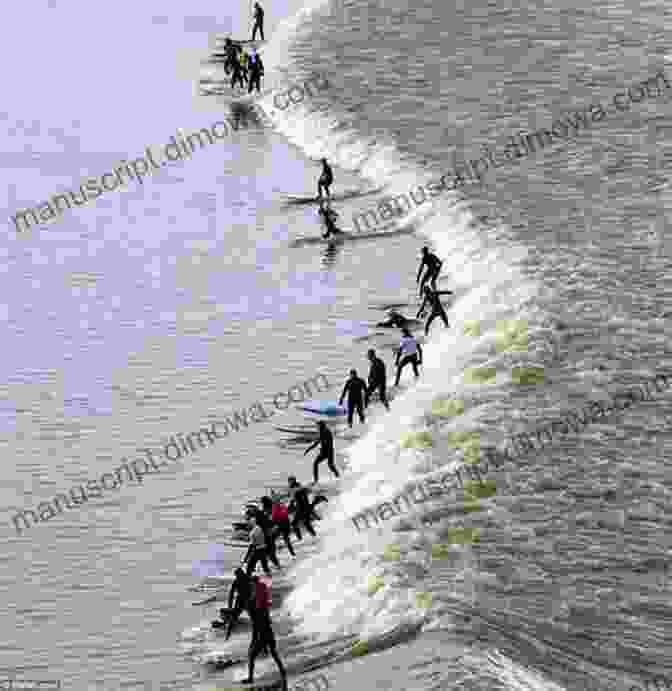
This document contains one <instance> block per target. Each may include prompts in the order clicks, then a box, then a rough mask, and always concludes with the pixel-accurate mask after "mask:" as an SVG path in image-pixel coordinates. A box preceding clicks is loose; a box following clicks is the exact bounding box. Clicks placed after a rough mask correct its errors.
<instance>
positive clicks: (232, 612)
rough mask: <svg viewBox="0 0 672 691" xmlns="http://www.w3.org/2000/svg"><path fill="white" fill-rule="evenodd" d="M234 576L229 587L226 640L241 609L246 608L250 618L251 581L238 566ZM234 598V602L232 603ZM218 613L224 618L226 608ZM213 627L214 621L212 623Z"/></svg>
mask: <svg viewBox="0 0 672 691" xmlns="http://www.w3.org/2000/svg"><path fill="white" fill-rule="evenodd" d="M235 574H236V577H235V578H234V579H233V583H232V584H231V589H230V590H229V611H228V614H227V615H226V616H227V618H228V620H229V622H228V625H227V627H226V640H227V641H228V640H229V638H230V637H231V632H232V631H233V627H234V626H235V625H236V623H237V622H238V619H239V618H240V615H241V614H242V612H243V610H247V612H248V614H249V615H250V619H252V612H251V611H250V595H251V593H252V581H251V579H250V577H249V576H248V575H247V574H246V573H245V572H244V571H243V570H242V569H241V568H240V566H239V567H238V568H237V569H236V571H235ZM234 598H235V604H234ZM221 612H222V614H221V615H220V616H221V617H222V619H224V612H226V610H221ZM213 627H214V623H213Z"/></svg>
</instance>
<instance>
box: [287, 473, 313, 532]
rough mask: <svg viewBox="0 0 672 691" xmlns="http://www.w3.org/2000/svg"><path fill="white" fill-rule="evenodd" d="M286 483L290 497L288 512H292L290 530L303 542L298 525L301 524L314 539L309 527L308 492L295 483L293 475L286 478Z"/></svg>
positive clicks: (311, 508) (310, 512) (310, 508)
mask: <svg viewBox="0 0 672 691" xmlns="http://www.w3.org/2000/svg"><path fill="white" fill-rule="evenodd" d="M287 482H288V483H289V491H290V494H291V495H292V501H291V502H290V504H289V510H290V511H292V510H294V519H293V520H292V528H294V533H295V535H296V539H297V540H303V538H302V537H301V529H300V528H299V523H303V524H304V525H305V526H306V530H307V531H308V532H309V533H310V534H311V535H312V536H313V537H315V531H314V530H313V526H312V525H311V520H312V513H313V506H311V504H310V500H309V499H308V490H307V489H306V488H305V487H303V486H302V485H301V484H300V483H299V482H297V480H296V478H295V477H294V476H293V475H292V476H290V477H289V478H287Z"/></svg>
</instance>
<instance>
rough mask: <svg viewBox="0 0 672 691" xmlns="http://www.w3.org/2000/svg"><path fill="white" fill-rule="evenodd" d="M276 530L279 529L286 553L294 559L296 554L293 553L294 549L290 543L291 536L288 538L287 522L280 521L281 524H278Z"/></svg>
mask: <svg viewBox="0 0 672 691" xmlns="http://www.w3.org/2000/svg"><path fill="white" fill-rule="evenodd" d="M278 528H279V529H280V534H281V535H282V538H283V540H284V541H285V545H286V547H287V551H288V552H289V553H290V554H291V555H292V556H293V557H295V556H296V552H295V551H294V547H292V541H291V536H290V532H289V520H287V521H282V522H281V523H278Z"/></svg>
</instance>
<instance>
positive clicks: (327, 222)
mask: <svg viewBox="0 0 672 691" xmlns="http://www.w3.org/2000/svg"><path fill="white" fill-rule="evenodd" d="M318 213H319V214H320V216H321V217H322V221H323V222H324V226H325V228H326V229H327V232H326V233H324V234H323V235H322V237H323V238H324V239H325V240H326V239H327V238H328V237H329V236H330V235H335V234H336V233H342V232H343V231H342V230H341V229H340V228H337V227H336V224H335V223H334V220H335V219H336V218H338V214H337V213H336V212H335V211H334V210H333V209H332V208H331V206H329V203H328V202H327V203H326V204H325V203H324V201H323V200H320V210H319V211H318Z"/></svg>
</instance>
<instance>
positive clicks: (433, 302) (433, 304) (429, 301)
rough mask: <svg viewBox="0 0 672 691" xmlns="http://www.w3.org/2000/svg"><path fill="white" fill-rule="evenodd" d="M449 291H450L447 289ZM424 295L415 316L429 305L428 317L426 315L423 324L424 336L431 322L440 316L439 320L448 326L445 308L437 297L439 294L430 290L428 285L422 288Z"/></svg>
mask: <svg viewBox="0 0 672 691" xmlns="http://www.w3.org/2000/svg"><path fill="white" fill-rule="evenodd" d="M448 292H450V291H448ZM424 293H425V297H424V299H423V301H422V305H420V309H419V310H418V314H417V316H418V317H420V316H422V314H423V313H424V311H425V307H426V306H428V305H429V307H430V308H431V309H430V313H429V317H427V323H426V324H425V336H426V335H427V334H428V333H429V327H430V326H431V325H432V322H433V321H434V320H435V319H436V318H437V317H441V321H443V324H444V326H445V327H446V328H449V327H450V324H449V323H448V317H447V316H446V310H445V309H443V305H442V304H441V300H440V299H439V294H438V293H437V292H436V291H435V290H432V289H431V288H430V287H429V286H425V289H424Z"/></svg>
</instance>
